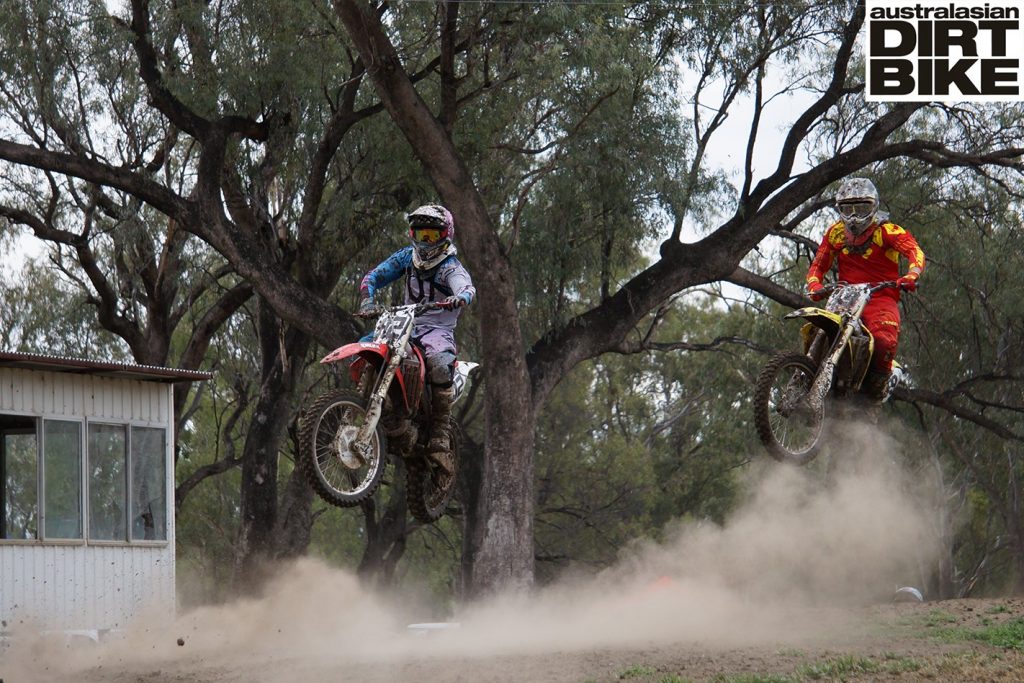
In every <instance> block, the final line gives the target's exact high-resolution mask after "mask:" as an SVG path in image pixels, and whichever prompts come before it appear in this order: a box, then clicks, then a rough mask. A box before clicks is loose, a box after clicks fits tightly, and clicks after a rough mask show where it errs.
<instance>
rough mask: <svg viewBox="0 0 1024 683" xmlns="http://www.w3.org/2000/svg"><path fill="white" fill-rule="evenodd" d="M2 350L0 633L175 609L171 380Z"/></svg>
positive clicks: (182, 378)
mask: <svg viewBox="0 0 1024 683" xmlns="http://www.w3.org/2000/svg"><path fill="white" fill-rule="evenodd" d="M209 377H210V375H208V374H207V373H203V372H195V371H189V370H173V369H168V368H159V367H147V366H140V365H127V364H122V363H100V362H94V361H85V360H78V359H70V358H56V357H51V356H41V355H35V354H24V353H4V352H0V634H2V633H3V632H12V631H17V630H18V628H19V626H20V625H23V626H25V627H28V628H37V627H39V628H45V629H65V630H72V629H88V630H97V631H101V630H104V629H112V628H122V627H124V625H125V624H126V622H127V621H128V620H129V619H130V618H131V617H132V616H133V615H136V614H140V613H143V612H145V613H147V614H164V615H167V616H168V617H171V616H173V614H174V607H175V595H174V507H173V505H174V501H173V498H174V495H173V492H174V465H173V463H174V460H173V457H174V455H173V454H174V445H173V443H172V440H173V435H174V415H173V414H172V413H173V408H172V396H171V392H172V388H173V384H174V383H175V382H188V381H195V380H203V379H208V378H209Z"/></svg>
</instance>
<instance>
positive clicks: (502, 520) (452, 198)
mask: <svg viewBox="0 0 1024 683" xmlns="http://www.w3.org/2000/svg"><path fill="white" fill-rule="evenodd" d="M334 6H335V10H336V11H337V13H338V16H339V17H340V18H341V20H342V22H343V23H344V24H345V28H346V30H347V32H348V34H349V36H350V37H351V38H352V41H353V43H354V44H355V46H356V49H357V50H358V51H359V53H360V56H361V57H362V59H363V61H364V62H365V63H367V64H373V65H374V68H373V69H371V70H370V74H371V75H372V78H373V82H374V85H375V87H376V89H377V93H378V94H379V95H380V98H381V101H382V102H383V103H384V106H385V107H386V108H387V110H388V113H389V114H390V116H391V118H392V120H393V121H394V122H395V123H396V125H397V126H398V128H399V129H400V130H401V131H402V133H403V134H404V135H405V137H406V139H407V140H408V141H409V144H410V146H411V147H412V149H413V152H414V153H415V154H416V155H417V157H419V160H420V162H421V163H422V165H423V167H424V169H425V170H426V171H427V173H428V174H429V175H430V178H431V180H432V182H433V184H434V187H435V188H436V189H437V191H438V193H439V194H440V195H441V199H442V201H443V202H444V203H445V205H446V206H447V207H448V208H449V209H450V210H451V212H452V214H453V215H454V216H455V224H456V227H457V228H458V234H459V235H460V244H461V246H462V247H463V248H464V252H462V253H463V255H464V258H465V260H466V261H467V263H468V265H469V266H470V268H471V271H472V274H473V278H474V280H475V283H476V287H477V291H478V304H477V305H478V306H479V308H480V326H481V337H482V342H483V344H482V345H483V359H482V361H483V362H482V370H483V374H484V381H485V387H486V389H485V395H484V414H485V425H486V426H485V429H486V433H487V441H486V449H485V454H484V461H483V465H482V469H483V471H482V476H481V480H480V484H481V485H480V489H479V496H478V497H477V499H476V505H475V506H474V510H473V511H472V512H470V513H468V514H467V520H469V524H468V525H467V529H466V534H467V536H468V539H467V541H466V548H467V549H468V550H469V556H468V557H467V558H465V566H466V568H467V569H468V571H467V572H466V576H465V579H466V584H467V586H468V587H469V592H470V593H471V594H480V593H490V592H494V591H497V590H521V589H524V588H527V587H529V586H531V585H532V584H533V571H534V566H533V423H534V417H533V409H532V401H531V391H532V390H531V385H530V377H529V373H528V372H527V367H526V356H525V353H524V345H523V341H522V336H521V332H520V329H519V315H518V309H517V306H516V291H515V278H514V273H513V272H512V266H511V263H509V260H508V258H507V257H506V255H505V253H504V251H503V249H502V247H501V244H500V242H499V239H498V235H497V232H496V230H495V229H494V226H493V224H492V222H491V219H490V216H489V215H488V213H487V210H486V206H485V203H484V200H483V198H482V197H481V196H480V193H479V191H478V190H477V188H476V186H475V185H474V182H473V178H472V175H471V174H470V173H469V170H468V169H467V168H466V166H465V163H464V162H463V160H462V158H461V157H460V155H459V154H458V151H457V150H456V149H455V146H454V145H453V144H452V141H451V138H450V137H449V136H448V133H447V131H446V130H445V128H444V126H443V125H442V124H441V123H440V122H439V121H438V120H437V119H436V118H435V117H434V116H433V115H432V114H431V113H430V111H429V110H428V108H427V106H426V104H425V103H424V102H423V100H422V99H421V98H420V96H419V94H418V93H417V92H416V90H415V88H414V87H413V85H412V82H411V81H410V80H409V77H408V75H407V74H406V73H405V70H404V69H403V68H402V64H401V62H400V60H399V59H398V55H397V54H396V52H395V50H394V47H393V46H392V45H391V43H390V41H389V40H388V38H387V36H386V35H385V33H384V29H383V27H382V26H381V24H380V21H379V19H378V18H377V16H376V15H374V14H373V13H372V8H371V7H370V5H368V4H366V3H362V2H356V1H355V0H335V2H334Z"/></svg>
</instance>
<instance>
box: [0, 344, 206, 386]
mask: <svg viewBox="0 0 1024 683" xmlns="http://www.w3.org/2000/svg"><path fill="white" fill-rule="evenodd" d="M0 368H21V369H24V370H49V371H51V372H70V373H76V374H82V375H99V376H102V377H119V378H121V379H137V380H145V381H149V382H196V381H201V380H206V379H210V378H211V377H213V375H212V374H211V373H209V372H202V371H199V370H180V369H178V368H162V367H159V366H156V365H133V364H131V363H113V362H109V361H95V360H85V359H84V358H67V357H64V356H47V355H45V354H39V353H15V352H12V351H0Z"/></svg>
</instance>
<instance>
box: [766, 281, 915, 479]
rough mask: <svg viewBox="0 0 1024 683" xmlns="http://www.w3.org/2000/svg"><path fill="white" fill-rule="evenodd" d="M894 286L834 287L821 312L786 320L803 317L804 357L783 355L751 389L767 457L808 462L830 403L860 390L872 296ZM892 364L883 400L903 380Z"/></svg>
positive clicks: (869, 344)
mask: <svg viewBox="0 0 1024 683" xmlns="http://www.w3.org/2000/svg"><path fill="white" fill-rule="evenodd" d="M896 286H897V285H896V283H895V282H879V283H866V284H857V285H851V284H845V283H840V284H837V285H832V286H829V287H826V288H824V289H822V290H821V293H822V294H824V295H830V296H829V298H828V303H827V304H826V306H825V308H817V307H814V306H811V307H807V308H801V309H798V310H796V311H793V312H792V313H790V314H788V315H787V316H785V317H786V318H804V319H805V320H807V323H805V324H804V326H803V327H802V328H801V330H800V336H801V338H802V340H803V348H804V353H782V354H779V355H776V356H774V357H773V358H772V359H771V360H770V361H768V364H767V365H765V367H764V369H763V370H762V371H761V374H760V375H759V376H758V378H757V385H756V387H755V389H754V424H755V426H756V427H757V434H758V436H759V437H760V439H761V442H762V443H764V445H765V447H766V448H767V449H768V453H769V454H770V455H771V456H772V457H773V458H775V459H776V460H780V461H783V462H790V463H794V464H797V465H803V464H806V463H808V462H810V461H811V460H812V459H814V457H815V456H816V455H818V452H819V450H820V449H821V446H822V444H823V442H824V437H825V432H826V426H827V421H828V417H829V412H830V408H831V407H832V405H831V404H830V399H831V398H833V397H835V398H849V397H851V396H854V395H856V394H857V392H859V391H860V388H861V383H862V382H863V381H864V377H865V375H866V374H867V371H868V367H869V365H870V364H871V355H872V353H873V352H874V343H875V342H874V338H873V337H872V335H871V332H869V331H868V329H867V328H866V327H865V326H864V325H863V324H862V323H861V315H862V314H863V313H864V307H865V306H867V303H868V301H870V300H871V297H872V295H873V294H874V293H875V292H878V291H880V290H882V289H886V288H889V287H896ZM903 375H904V373H903V369H902V368H901V367H900V366H899V364H898V363H895V362H894V363H893V369H892V374H891V375H890V376H889V379H888V382H887V383H886V385H885V388H884V390H883V397H882V400H883V401H886V400H888V399H889V396H890V395H891V394H892V391H893V389H894V388H895V387H896V386H897V385H898V384H899V383H900V382H901V381H902V378H903Z"/></svg>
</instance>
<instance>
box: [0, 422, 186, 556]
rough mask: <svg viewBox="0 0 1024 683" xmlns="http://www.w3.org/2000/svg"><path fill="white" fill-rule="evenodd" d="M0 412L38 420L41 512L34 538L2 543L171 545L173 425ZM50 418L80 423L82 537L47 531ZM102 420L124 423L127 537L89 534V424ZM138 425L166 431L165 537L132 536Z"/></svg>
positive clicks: (37, 452)
mask: <svg viewBox="0 0 1024 683" xmlns="http://www.w3.org/2000/svg"><path fill="white" fill-rule="evenodd" d="M0 414H3V415H10V416H13V417H24V418H30V419H33V420H35V424H36V487H37V488H36V490H37V492H38V493H37V497H38V499H37V501H36V504H37V505H38V515H39V529H38V531H37V536H38V537H37V538H34V539H21V538H0V546H5V545H12V546H13V545H20V546H38V545H48V546H96V547H129V546H132V547H149V548H163V547H166V546H168V545H169V544H170V543H171V542H172V539H173V536H174V530H175V526H176V525H175V524H174V509H173V507H172V500H173V496H174V479H173V471H174V469H173V464H171V462H170V455H169V453H170V449H171V448H173V445H172V439H173V431H172V426H171V425H168V424H166V423H163V422H154V421H150V420H121V419H117V418H105V417H90V416H88V415H72V416H68V415H60V414H54V413H39V412H27V411H20V410H8V409H2V410H0ZM47 420H49V421H54V422H73V423H77V424H78V425H79V449H80V451H79V454H80V458H79V463H78V464H79V467H78V478H79V486H80V487H81V488H80V490H81V494H82V495H81V500H80V501H79V507H80V510H79V513H80V514H81V516H82V517H81V519H82V537H81V538H50V537H48V536H47V535H46V500H47V497H46V496H47V491H46V462H45V458H44V457H43V454H44V453H45V435H44V432H45V429H44V423H45V422H46V421H47ZM93 423H96V424H103V425H112V426H117V427H123V428H124V430H125V468H124V476H125V501H124V502H125V538H124V539H123V540H120V539H118V540H99V539H93V538H90V535H89V512H90V510H89V496H90V494H91V487H90V481H89V480H90V477H89V466H88V465H89V425H90V424H93ZM136 428H148V429H158V430H160V431H162V432H163V450H162V451H161V458H162V462H163V487H164V491H163V498H164V500H163V504H164V538H163V539H162V540H161V539H150V540H147V539H133V538H132V524H131V517H130V512H131V505H132V502H133V500H132V498H133V494H134V491H133V485H132V475H133V463H132V456H131V454H132V445H133V438H132V430H133V429H136Z"/></svg>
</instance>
